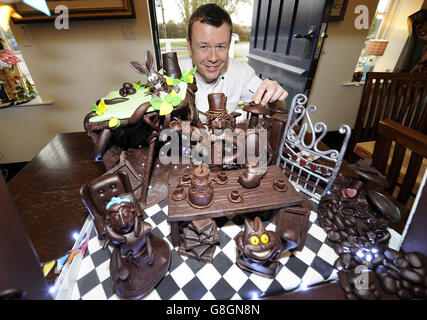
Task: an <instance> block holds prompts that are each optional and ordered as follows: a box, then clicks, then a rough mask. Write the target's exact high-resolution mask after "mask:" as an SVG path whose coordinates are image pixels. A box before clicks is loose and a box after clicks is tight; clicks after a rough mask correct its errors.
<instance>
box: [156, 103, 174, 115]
mask: <svg viewBox="0 0 427 320" xmlns="http://www.w3.org/2000/svg"><path fill="white" fill-rule="evenodd" d="M172 110H173V106H172V105H171V104H170V103H169V102H166V101H163V103H162V104H161V105H160V112H159V115H161V116H165V115H168V114H169V113H171V112H172Z"/></svg>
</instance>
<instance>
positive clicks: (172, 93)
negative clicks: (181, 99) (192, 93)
mask: <svg viewBox="0 0 427 320" xmlns="http://www.w3.org/2000/svg"><path fill="white" fill-rule="evenodd" d="M170 95H171V97H172V98H174V97H177V96H178V93H177V92H176V91H175V90H172V91H171V93H170Z"/></svg>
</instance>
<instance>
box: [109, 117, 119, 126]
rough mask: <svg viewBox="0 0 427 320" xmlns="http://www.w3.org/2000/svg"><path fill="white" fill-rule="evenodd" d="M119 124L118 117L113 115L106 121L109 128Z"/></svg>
mask: <svg viewBox="0 0 427 320" xmlns="http://www.w3.org/2000/svg"><path fill="white" fill-rule="evenodd" d="M119 125H120V121H119V119H117V118H115V117H113V118H111V119H110V121H108V126H109V127H110V128H116V127H118V126H119Z"/></svg>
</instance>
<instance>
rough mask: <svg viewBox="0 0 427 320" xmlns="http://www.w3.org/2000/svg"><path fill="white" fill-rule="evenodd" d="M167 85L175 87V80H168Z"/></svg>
mask: <svg viewBox="0 0 427 320" xmlns="http://www.w3.org/2000/svg"><path fill="white" fill-rule="evenodd" d="M166 83H167V85H168V86H173V80H172V79H171V78H166Z"/></svg>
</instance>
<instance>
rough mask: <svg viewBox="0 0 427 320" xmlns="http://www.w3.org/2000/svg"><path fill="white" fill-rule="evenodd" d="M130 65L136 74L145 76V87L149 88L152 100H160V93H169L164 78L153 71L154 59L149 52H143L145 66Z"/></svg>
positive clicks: (134, 63)
mask: <svg viewBox="0 0 427 320" xmlns="http://www.w3.org/2000/svg"><path fill="white" fill-rule="evenodd" d="M130 65H131V67H132V68H133V69H134V70H135V71H136V72H139V73H144V74H146V75H147V85H148V86H149V87H150V88H151V91H150V94H151V95H152V97H153V98H160V94H159V92H160V91H167V92H170V90H169V86H168V85H167V83H166V80H165V78H164V77H163V76H162V75H161V74H160V73H159V72H157V71H156V70H154V59H153V56H152V55H151V52H150V51H149V50H146V51H145V65H143V64H141V63H140V62H138V61H132V62H131V63H130Z"/></svg>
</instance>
